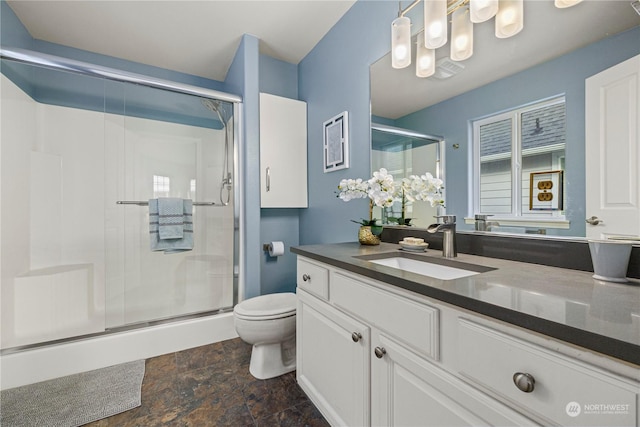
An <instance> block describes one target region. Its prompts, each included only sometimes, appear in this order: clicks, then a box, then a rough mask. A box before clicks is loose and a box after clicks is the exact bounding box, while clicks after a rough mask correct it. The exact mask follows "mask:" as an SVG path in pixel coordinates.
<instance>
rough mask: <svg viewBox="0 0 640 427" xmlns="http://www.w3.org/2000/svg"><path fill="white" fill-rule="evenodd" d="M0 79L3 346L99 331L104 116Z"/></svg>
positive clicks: (101, 323) (101, 325) (101, 315)
mask: <svg viewBox="0 0 640 427" xmlns="http://www.w3.org/2000/svg"><path fill="white" fill-rule="evenodd" d="M1 84H2V117H1V121H2V135H1V137H2V138H1V141H2V146H1V149H2V156H1V159H2V168H1V171H2V179H1V182H2V192H1V194H2V212H1V213H2V223H1V230H2V239H1V240H2V251H1V254H2V260H1V264H2V282H1V283H2V298H1V299H2V322H1V323H2V331H1V335H2V348H6V347H13V346H19V345H25V344H29V343H33V342H39V341H43V340H50V339H56V338H61V337H66V336H72V335H77V334H86V333H90V332H95V331H101V330H103V329H104V270H105V262H104V257H105V247H104V137H103V135H104V124H103V116H102V115H101V114H99V113H95V112H89V111H83V110H75V109H70V108H64V107H57V106H51V105H46V104H40V103H37V102H35V101H33V100H32V99H31V98H30V97H29V96H28V95H27V94H25V93H24V92H23V91H22V90H20V89H19V88H18V87H17V86H15V85H14V84H13V83H12V82H11V81H10V80H8V79H7V78H6V77H4V76H2V82H1ZM78 177H82V179H78Z"/></svg>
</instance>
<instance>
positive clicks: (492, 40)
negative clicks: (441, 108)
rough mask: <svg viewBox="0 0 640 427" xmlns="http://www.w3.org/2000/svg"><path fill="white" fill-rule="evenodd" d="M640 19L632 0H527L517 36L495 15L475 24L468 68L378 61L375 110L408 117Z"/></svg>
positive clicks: (415, 19) (443, 51)
mask: <svg viewBox="0 0 640 427" xmlns="http://www.w3.org/2000/svg"><path fill="white" fill-rule="evenodd" d="M414 10H415V12H414V11H412V14H411V15H410V17H411V21H412V32H413V34H416V33H417V32H418V31H419V30H421V29H422V27H423V26H422V24H421V23H420V20H421V19H419V18H420V16H421V14H422V8H421V7H416V8H415V9H414ZM639 24H640V16H639V15H638V14H637V13H636V12H635V11H634V9H633V8H632V7H631V5H630V0H585V1H583V2H582V3H579V4H577V5H575V6H573V7H570V8H567V9H558V8H556V7H555V6H554V4H553V1H552V0H526V1H525V3H524V29H523V30H522V31H521V32H520V33H519V34H517V35H515V36H513V37H511V38H507V39H498V38H496V37H495V35H494V20H493V19H491V20H489V21H487V22H484V23H481V24H475V25H474V53H473V56H472V57H471V58H469V59H468V60H466V61H461V62H460V64H462V65H464V67H465V69H464V70H463V71H462V72H460V74H458V75H456V76H454V77H451V78H449V79H447V80H435V79H433V78H427V79H421V78H418V77H416V76H415V65H414V64H415V62H414V63H413V64H412V65H411V66H409V67H407V68H404V69H401V70H396V69H393V68H392V67H391V59H390V57H389V55H387V56H386V57H384V58H382V59H381V60H379V61H378V62H376V63H375V64H373V65H372V67H371V104H372V113H373V114H374V115H378V116H382V117H387V118H391V119H396V118H398V117H403V116H405V115H407V114H409V113H412V112H414V111H418V110H420V109H423V108H425V107H428V106H430V105H434V104H437V103H438V102H441V101H443V100H445V99H448V98H451V97H453V96H456V95H460V94H462V93H465V92H467V91H469V90H471V89H475V88H478V87H480V86H483V85H485V84H487V83H490V82H492V81H495V80H499V79H501V78H503V77H506V76H509V75H512V74H515V73H517V72H519V71H522V70H525V69H527V68H530V67H532V66H534V65H537V64H540V63H543V62H545V61H548V60H551V59H553V58H556V57H559V56H561V55H564V54H565V53H568V52H571V51H573V50H575V49H578V48H580V47H584V46H587V45H589V44H591V43H593V42H595V41H597V40H600V39H602V38H605V37H607V36H609V35H613V34H617V33H620V32H622V31H624V30H627V29H630V28H632V27H635V26H637V25H639ZM638 43H639V44H640V40H639V41H638ZM414 49H415V48H414ZM448 55H449V43H447V44H446V45H445V46H444V47H442V48H440V49H438V50H436V58H437V59H439V58H441V57H445V56H448ZM413 60H414V61H415V52H414V55H413ZM578 66H579V65H578V64H576V67H578ZM540 78H552V76H540Z"/></svg>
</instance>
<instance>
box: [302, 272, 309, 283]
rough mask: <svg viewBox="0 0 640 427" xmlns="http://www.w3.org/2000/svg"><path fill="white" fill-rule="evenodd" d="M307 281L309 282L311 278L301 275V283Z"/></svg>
mask: <svg viewBox="0 0 640 427" xmlns="http://www.w3.org/2000/svg"><path fill="white" fill-rule="evenodd" d="M309 280H311V276H309V275H308V274H303V275H302V281H304V282H308V281H309Z"/></svg>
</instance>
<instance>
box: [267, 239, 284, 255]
mask: <svg viewBox="0 0 640 427" xmlns="http://www.w3.org/2000/svg"><path fill="white" fill-rule="evenodd" d="M280 255H284V243H282V242H271V243H269V256H280Z"/></svg>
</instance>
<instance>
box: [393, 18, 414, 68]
mask: <svg viewBox="0 0 640 427" xmlns="http://www.w3.org/2000/svg"><path fill="white" fill-rule="evenodd" d="M410 64H411V20H410V19H409V18H407V17H406V16H401V17H398V18H396V19H394V20H393V22H392V23H391V66H392V67H393V68H405V67H408V66H409V65H410Z"/></svg>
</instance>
